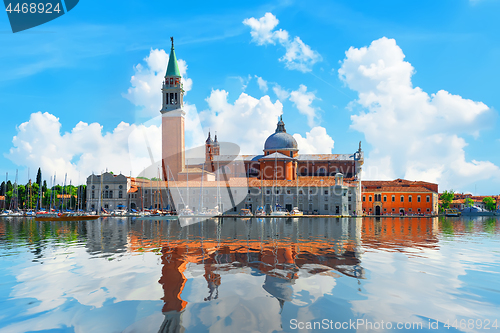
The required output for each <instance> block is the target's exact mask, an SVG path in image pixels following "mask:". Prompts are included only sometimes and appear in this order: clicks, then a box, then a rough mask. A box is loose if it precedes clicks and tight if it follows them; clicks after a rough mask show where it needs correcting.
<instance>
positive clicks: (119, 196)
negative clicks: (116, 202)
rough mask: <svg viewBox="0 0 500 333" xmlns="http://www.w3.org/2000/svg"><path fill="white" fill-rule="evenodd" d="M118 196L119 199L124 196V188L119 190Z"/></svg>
mask: <svg viewBox="0 0 500 333" xmlns="http://www.w3.org/2000/svg"><path fill="white" fill-rule="evenodd" d="M120 186H121V185H120ZM118 198H119V199H121V198H123V191H122V190H120V191H118Z"/></svg>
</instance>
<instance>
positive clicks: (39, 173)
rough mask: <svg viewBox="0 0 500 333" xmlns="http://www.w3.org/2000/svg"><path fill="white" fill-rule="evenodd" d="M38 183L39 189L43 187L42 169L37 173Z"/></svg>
mask: <svg viewBox="0 0 500 333" xmlns="http://www.w3.org/2000/svg"><path fill="white" fill-rule="evenodd" d="M36 183H37V184H38V188H40V186H42V169H40V168H38V172H37V173H36Z"/></svg>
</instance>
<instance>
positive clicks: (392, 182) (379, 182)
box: [363, 178, 437, 187]
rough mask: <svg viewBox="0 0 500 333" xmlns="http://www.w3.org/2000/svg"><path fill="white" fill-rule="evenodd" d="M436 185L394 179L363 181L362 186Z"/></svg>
mask: <svg viewBox="0 0 500 333" xmlns="http://www.w3.org/2000/svg"><path fill="white" fill-rule="evenodd" d="M420 184H422V185H424V184H425V185H437V184H435V183H429V182H424V181H419V180H415V181H413V180H406V179H400V178H398V179H395V180H363V186H366V187H369V186H370V187H371V186H400V185H420Z"/></svg>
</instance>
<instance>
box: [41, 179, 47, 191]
mask: <svg viewBox="0 0 500 333" xmlns="http://www.w3.org/2000/svg"><path fill="white" fill-rule="evenodd" d="M42 192H43V193H45V192H47V181H46V180H44V181H43V186H42Z"/></svg>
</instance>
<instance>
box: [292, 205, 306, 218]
mask: <svg viewBox="0 0 500 333" xmlns="http://www.w3.org/2000/svg"><path fill="white" fill-rule="evenodd" d="M290 215H292V216H302V215H304V213H303V212H301V211H300V210H299V207H293V209H292V212H291V213H290Z"/></svg>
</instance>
